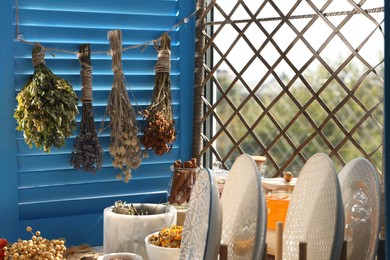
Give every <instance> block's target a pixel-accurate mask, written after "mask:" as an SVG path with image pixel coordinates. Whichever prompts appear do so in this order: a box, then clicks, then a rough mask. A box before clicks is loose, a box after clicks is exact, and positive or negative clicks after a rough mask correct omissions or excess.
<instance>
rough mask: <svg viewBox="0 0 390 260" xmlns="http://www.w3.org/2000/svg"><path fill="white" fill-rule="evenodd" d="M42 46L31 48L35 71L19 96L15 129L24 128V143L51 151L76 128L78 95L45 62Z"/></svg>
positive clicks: (61, 143)
mask: <svg viewBox="0 0 390 260" xmlns="http://www.w3.org/2000/svg"><path fill="white" fill-rule="evenodd" d="M44 58H45V53H44V49H43V47H42V45H40V44H39V43H37V44H35V45H34V47H33V48H32V62H33V65H34V73H33V75H32V76H31V77H30V79H29V80H28V82H27V84H26V85H25V86H24V87H23V88H22V90H21V91H20V92H19V94H18V95H17V97H16V99H17V102H18V105H17V107H16V109H15V113H14V117H15V119H16V121H17V123H18V125H17V127H16V129H17V130H19V131H23V135H24V139H25V142H26V143H27V144H28V145H29V147H30V148H31V147H32V146H33V144H35V146H36V147H37V148H40V149H43V151H45V152H47V153H49V152H50V151H51V148H52V146H53V145H54V146H55V147H57V148H60V147H62V146H63V145H64V144H65V139H66V138H67V137H69V136H71V135H72V131H73V130H75V129H76V125H77V124H76V115H77V114H78V112H79V111H78V109H77V100H78V98H77V95H76V93H75V92H74V90H73V88H72V86H71V84H70V83H69V82H68V81H66V80H65V79H62V78H60V77H58V76H57V75H55V74H54V73H53V72H52V71H51V70H50V69H49V68H48V67H46V65H45V61H44Z"/></svg>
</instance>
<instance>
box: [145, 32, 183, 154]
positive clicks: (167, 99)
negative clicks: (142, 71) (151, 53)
mask: <svg viewBox="0 0 390 260" xmlns="http://www.w3.org/2000/svg"><path fill="white" fill-rule="evenodd" d="M155 44H156V43H155ZM155 47H156V49H157V51H158V59H157V63H156V66H155V69H154V70H155V73H156V76H155V80H154V89H153V95H152V102H151V105H150V106H149V107H148V108H147V109H145V110H144V111H143V112H142V115H143V117H144V118H145V119H146V121H147V125H146V127H145V128H144V129H143V132H144V136H143V138H142V144H143V145H144V146H145V148H146V149H152V150H154V152H155V153H156V154H157V155H163V154H164V153H168V152H170V150H171V149H172V143H173V141H175V139H176V131H175V123H174V120H173V115H172V98H171V80H170V77H169V73H170V67H171V65H170V60H171V51H170V49H171V39H170V38H169V36H168V35H167V34H163V36H162V37H161V42H160V45H159V46H157V44H156V46H155Z"/></svg>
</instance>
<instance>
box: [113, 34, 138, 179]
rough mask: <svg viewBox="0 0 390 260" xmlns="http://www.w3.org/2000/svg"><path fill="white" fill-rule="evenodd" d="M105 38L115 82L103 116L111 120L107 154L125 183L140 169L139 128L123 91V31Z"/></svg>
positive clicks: (124, 88) (124, 87)
mask: <svg viewBox="0 0 390 260" xmlns="http://www.w3.org/2000/svg"><path fill="white" fill-rule="evenodd" d="M108 38H109V40H110V47H111V55H112V70H113V71H114V82H113V84H112V89H111V92H110V96H109V98H108V104H107V109H106V113H107V114H108V115H109V116H110V124H109V126H110V141H111V144H110V146H109V152H110V154H111V156H112V157H113V165H114V167H115V168H119V169H120V170H121V171H122V172H121V173H119V174H118V176H117V177H118V178H124V181H125V182H128V181H129V180H130V179H131V171H132V169H137V168H138V167H139V166H140V164H141V161H142V158H143V156H145V155H144V153H143V152H142V150H141V142H140V141H139V139H138V136H137V134H138V129H139V128H138V124H137V119H136V113H135V111H134V108H133V106H132V104H131V102H130V99H129V95H128V93H127V91H126V85H125V81H124V75H123V71H122V31H120V30H113V31H109V32H108Z"/></svg>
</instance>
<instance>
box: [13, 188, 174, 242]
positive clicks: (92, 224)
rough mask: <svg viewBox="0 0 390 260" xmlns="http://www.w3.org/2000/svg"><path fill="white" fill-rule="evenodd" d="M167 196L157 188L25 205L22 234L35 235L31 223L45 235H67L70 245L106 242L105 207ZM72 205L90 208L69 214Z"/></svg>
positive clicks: (79, 209)
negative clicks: (104, 240)
mask: <svg viewBox="0 0 390 260" xmlns="http://www.w3.org/2000/svg"><path fill="white" fill-rule="evenodd" d="M166 197H167V194H166V193H164V192H155V193H149V194H135V195H126V194H123V195H121V196H118V197H107V198H96V199H89V200H85V201H78V202H77V201H75V202H74V203H73V204H72V203H70V202H69V203H67V204H66V203H51V204H45V205H44V204H41V205H29V206H27V205H26V206H25V207H23V206H22V207H21V215H22V219H21V221H20V225H19V226H20V235H21V236H20V237H21V238H22V239H31V233H27V232H26V227H27V226H31V227H32V228H33V230H34V231H36V230H39V231H41V234H42V236H43V237H45V238H49V239H57V238H65V239H66V246H67V247H70V246H72V245H81V244H88V245H90V246H99V245H102V244H103V210H104V208H106V207H109V206H112V205H113V204H114V202H115V201H117V200H122V201H127V202H128V203H142V202H147V203H162V202H163V201H166ZM69 209H75V210H78V211H80V212H81V211H83V209H86V210H84V211H83V212H84V213H83V214H78V215H69V213H68V211H69ZM88 211H90V212H88Z"/></svg>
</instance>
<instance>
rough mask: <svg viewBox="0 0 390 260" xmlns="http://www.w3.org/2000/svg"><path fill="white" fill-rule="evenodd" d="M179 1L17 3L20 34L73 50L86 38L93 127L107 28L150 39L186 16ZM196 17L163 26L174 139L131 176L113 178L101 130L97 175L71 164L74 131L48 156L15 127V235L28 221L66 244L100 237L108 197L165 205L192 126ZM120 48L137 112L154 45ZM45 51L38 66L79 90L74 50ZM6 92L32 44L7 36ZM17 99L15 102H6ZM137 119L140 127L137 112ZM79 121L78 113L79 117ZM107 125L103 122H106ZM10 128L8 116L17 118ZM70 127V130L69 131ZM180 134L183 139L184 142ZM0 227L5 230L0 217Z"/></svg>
mask: <svg viewBox="0 0 390 260" xmlns="http://www.w3.org/2000/svg"><path fill="white" fill-rule="evenodd" d="M189 2H192V1H184V0H143V1H131V0H116V1H105V0H84V1H79V0H67V1H59V0H56V1H53V0H19V1H18V9H19V12H18V13H19V32H20V33H21V34H22V35H23V38H24V39H25V40H27V41H29V42H40V43H41V44H42V45H43V46H44V47H47V48H56V49H59V50H69V51H74V52H76V51H77V50H78V46H79V44H84V43H90V44H91V49H92V56H91V62H92V67H93V70H92V72H93V83H92V86H93V98H94V100H93V107H94V115H95V121H96V128H97V129H99V128H100V127H101V122H102V120H103V117H104V113H105V109H106V103H107V99H108V95H109V92H110V89H111V86H112V82H113V72H112V71H111V64H112V63H111V57H110V56H108V55H107V54H104V53H102V54H94V52H95V53H96V52H102V51H108V50H109V42H108V40H107V32H108V31H109V30H113V29H120V30H122V38H123V48H125V47H127V46H132V45H136V44H141V43H145V42H148V41H150V40H153V39H156V38H158V37H159V36H160V35H161V34H162V33H163V32H165V31H167V30H169V29H170V28H171V27H172V26H173V25H175V24H177V23H178V22H179V21H180V20H181V19H183V18H185V17H187V16H188V15H190V14H191V13H192V12H193V11H194V9H195V4H194V3H189ZM193 20H194V18H192V19H190V21H189V23H185V24H183V25H181V26H180V27H178V28H177V29H175V30H173V31H172V32H170V34H169V35H170V37H171V38H172V46H171V49H172V56H171V81H172V99H173V113H174V118H175V124H176V130H177V132H178V135H177V140H176V142H175V143H174V147H173V149H172V151H171V152H170V153H169V154H166V155H164V156H156V155H155V154H154V153H153V152H149V155H150V157H149V158H147V159H144V160H143V162H142V165H141V166H140V168H139V169H138V170H137V171H136V172H133V178H132V179H131V180H130V182H129V183H127V184H126V183H124V182H123V181H121V180H117V179H116V178H115V176H116V174H117V173H118V170H116V169H114V168H113V167H112V163H111V158H110V155H109V153H108V144H109V131H108V129H107V130H105V131H103V133H102V134H101V135H100V142H101V145H102V147H103V148H104V151H105V152H104V156H103V159H104V165H103V169H102V170H101V171H99V172H97V174H96V175H93V174H90V173H86V172H83V171H77V170H74V169H73V168H72V167H71V166H70V164H69V158H70V153H71V151H72V148H73V144H74V141H75V136H73V137H72V138H69V139H67V142H66V145H65V146H64V147H63V148H61V149H56V148H53V149H52V151H51V153H50V154H47V153H44V152H42V151H40V150H39V149H36V148H33V149H30V148H29V147H28V146H27V145H26V144H25V142H24V139H23V134H22V133H21V132H17V133H16V151H17V154H16V159H17V167H16V168H17V172H16V173H15V174H17V176H18V187H17V189H18V201H19V203H18V210H19V233H20V237H29V235H28V234H26V233H25V232H24V229H25V227H26V226H32V227H33V228H34V229H35V230H40V231H41V232H42V234H43V235H44V236H46V237H52V238H55V237H65V238H66V240H67V245H77V244H81V243H88V244H90V245H99V244H102V236H103V217H102V212H103V209H104V208H105V207H107V206H110V205H112V204H113V203H114V201H116V200H119V199H120V200H123V201H127V202H165V201H166V196H167V195H166V192H167V185H168V182H169V176H170V170H169V166H170V165H171V164H172V162H173V161H174V160H176V159H189V158H188V157H189V156H190V151H191V149H190V147H188V144H189V143H190V142H188V140H189V139H190V138H191V136H192V133H191V129H192V127H191V125H192V112H191V111H192V88H191V86H192V84H193V83H192V82H193V79H192V74H193V56H194V55H193V45H194V29H193V27H194V21H193ZM142 49H143V48H136V49H130V50H127V51H125V52H124V53H123V56H122V58H123V70H124V74H125V77H126V82H127V85H128V87H129V89H130V91H131V92H130V91H129V96H130V99H131V102H132V104H133V106H135V107H136V108H137V109H143V108H146V106H147V105H148V104H150V99H151V95H152V90H153V85H154V75H155V74H154V66H155V63H156V59H157V58H156V56H157V54H156V51H155V49H154V47H153V46H152V45H150V46H149V47H147V48H146V49H144V50H143V51H142ZM54 53H55V55H56V56H55V57H51V56H50V55H48V54H46V58H45V61H46V65H47V66H48V67H49V68H50V69H51V70H52V71H53V72H54V73H55V74H57V75H59V76H60V77H63V78H64V79H66V80H68V81H69V82H70V83H71V84H72V85H73V88H74V89H75V91H76V93H77V94H78V96H79V97H80V96H81V93H80V89H81V79H80V74H79V72H80V64H79V61H78V59H77V57H76V55H75V54H73V53H67V52H62V51H57V52H56V51H54ZM14 63H15V84H14V85H15V88H14V96H16V94H17V93H18V92H19V91H20V89H21V88H22V87H23V85H24V84H25V83H26V82H27V79H28V77H29V76H30V75H31V74H32V72H33V66H32V64H31V46H30V45H28V44H26V43H22V42H17V41H15V44H14ZM14 105H16V101H14ZM79 109H80V112H81V102H80V104H79ZM138 120H139V121H140V124H141V125H143V122H142V118H141V117H140V116H139V117H138ZM78 122H80V116H79V117H78ZM106 125H107V123H106ZM15 126H16V122H15ZM76 134H77V131H75V132H74V135H76ZM183 140H186V141H183ZM0 225H2V226H1V227H0V229H1V228H6V227H5V226H4V227H3V224H0Z"/></svg>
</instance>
